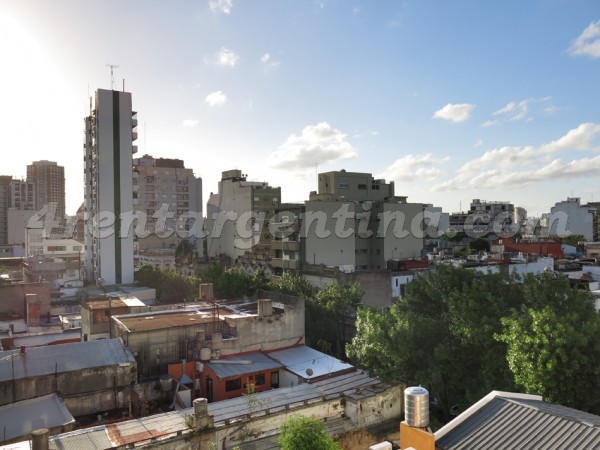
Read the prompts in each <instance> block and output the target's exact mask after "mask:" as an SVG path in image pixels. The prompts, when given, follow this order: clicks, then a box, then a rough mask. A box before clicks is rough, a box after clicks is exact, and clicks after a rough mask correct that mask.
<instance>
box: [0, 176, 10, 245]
mask: <svg viewBox="0 0 600 450" xmlns="http://www.w3.org/2000/svg"><path fill="white" fill-rule="evenodd" d="M11 181H12V177H11V176H9V175H0V245H5V244H7V243H8V208H9V206H10V183H11Z"/></svg>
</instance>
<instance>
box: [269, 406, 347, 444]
mask: <svg viewBox="0 0 600 450" xmlns="http://www.w3.org/2000/svg"><path fill="white" fill-rule="evenodd" d="M279 430H280V433H281V434H280V435H279V439H278V443H279V445H280V446H281V449H282V450H339V448H340V447H339V446H338V445H337V444H336V443H335V441H334V440H333V438H332V437H331V436H330V435H329V434H328V433H327V429H326V428H325V425H324V424H323V422H321V421H320V420H318V419H316V418H315V417H314V416H313V417H306V416H301V415H293V416H290V417H289V418H288V419H287V420H286V421H285V422H283V424H282V425H281V427H280V428H279Z"/></svg>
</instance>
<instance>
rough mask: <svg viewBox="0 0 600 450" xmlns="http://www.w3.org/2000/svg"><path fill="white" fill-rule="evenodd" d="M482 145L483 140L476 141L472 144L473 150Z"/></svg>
mask: <svg viewBox="0 0 600 450" xmlns="http://www.w3.org/2000/svg"><path fill="white" fill-rule="evenodd" d="M482 145H483V140H482V139H478V140H477V141H476V142H475V143H474V144H473V148H477V147H481V146H482Z"/></svg>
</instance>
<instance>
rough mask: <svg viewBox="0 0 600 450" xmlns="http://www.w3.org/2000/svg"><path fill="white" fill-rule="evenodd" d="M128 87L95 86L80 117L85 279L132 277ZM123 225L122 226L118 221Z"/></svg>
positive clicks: (133, 119)
mask: <svg viewBox="0 0 600 450" xmlns="http://www.w3.org/2000/svg"><path fill="white" fill-rule="evenodd" d="M131 105H132V103H131V94H130V93H129V92H119V91H109V90H104V89H98V90H97V91H96V93H95V95H94V96H93V97H91V98H90V114H89V116H88V117H86V118H85V142H84V149H85V155H84V156H85V158H84V159H85V161H84V168H85V226H86V232H85V243H86V275H87V279H88V281H90V282H93V283H97V282H98V279H99V278H102V279H103V280H104V283H105V284H124V283H132V282H133V238H134V233H133V227H131V226H128V221H129V220H130V219H131V218H132V216H133V186H132V184H133V180H132V179H133V175H132V166H133V153H135V152H137V147H136V146H134V145H133V142H134V141H135V140H136V139H137V132H136V131H135V128H136V127H137V113H136V112H134V111H133V110H132V106H131ZM122 225H123V226H122Z"/></svg>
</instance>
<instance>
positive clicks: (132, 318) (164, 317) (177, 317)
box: [113, 310, 215, 331]
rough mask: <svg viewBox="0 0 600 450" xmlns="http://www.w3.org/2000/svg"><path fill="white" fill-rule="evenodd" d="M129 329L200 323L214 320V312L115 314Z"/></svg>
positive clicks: (139, 329)
mask: <svg viewBox="0 0 600 450" xmlns="http://www.w3.org/2000/svg"><path fill="white" fill-rule="evenodd" d="M113 317H114V318H115V320H118V321H119V322H121V323H122V324H123V325H124V326H125V327H126V328H127V330H129V331H152V330H162V329H165V328H175V327H189V326H192V325H196V324H200V323H209V322H214V321H215V319H214V318H213V316H212V314H208V313H202V312H200V311H197V310H192V311H189V310H184V311H179V310H176V311H156V312H148V313H143V314H129V315H120V316H113Z"/></svg>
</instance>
